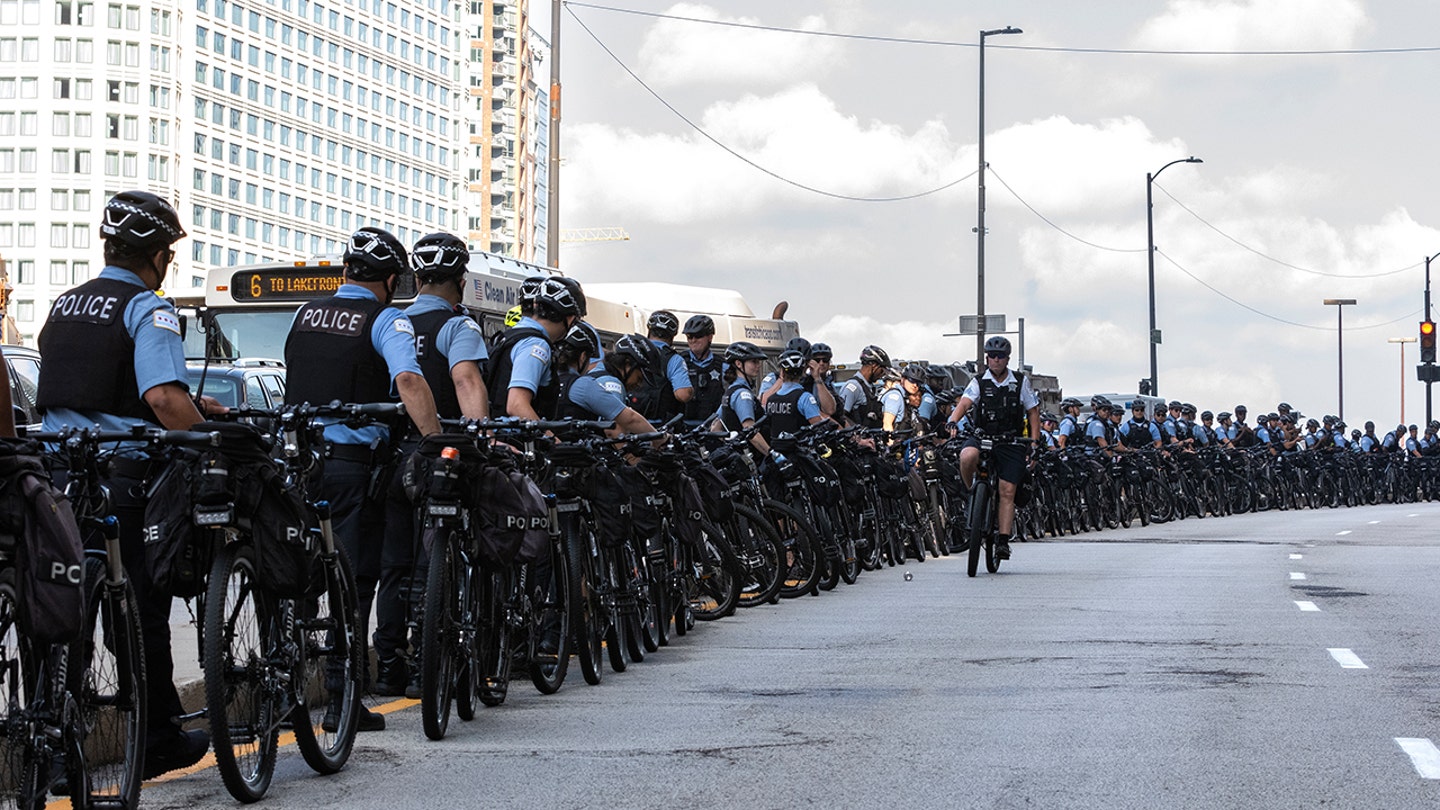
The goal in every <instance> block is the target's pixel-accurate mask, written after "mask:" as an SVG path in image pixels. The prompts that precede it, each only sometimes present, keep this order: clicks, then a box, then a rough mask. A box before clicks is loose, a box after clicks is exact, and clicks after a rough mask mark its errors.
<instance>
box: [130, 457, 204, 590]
mask: <svg viewBox="0 0 1440 810" xmlns="http://www.w3.org/2000/svg"><path fill="white" fill-rule="evenodd" d="M195 466H196V460H195V459H177V460H175V461H172V462H170V463H169V464H168V465H166V466H165V468H164V469H163V470H161V471H160V474H159V475H157V476H155V479H154V480H153V481H152V482H151V483H150V486H149V488H148V489H147V491H146V500H145V528H144V532H143V537H144V540H145V570H146V572H147V575H148V578H149V580H150V587H151V588H154V589H155V590H157V591H159V592H160V593H163V594H166V595H167V596H171V597H179V598H181V599H190V598H192V597H195V596H199V595H200V593H201V592H202V591H204V590H205V577H206V576H208V575H209V573H210V563H211V560H212V558H213V556H214V548H213V547H212V546H211V544H210V543H208V542H205V540H206V537H205V530H204V529H202V528H200V527H199V526H196V525H195V517H194V508H193V503H194V499H193V492H194V489H195V486H194V480H195V470H194V467H195Z"/></svg>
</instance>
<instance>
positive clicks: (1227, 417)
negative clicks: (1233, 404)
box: [1215, 411, 1230, 422]
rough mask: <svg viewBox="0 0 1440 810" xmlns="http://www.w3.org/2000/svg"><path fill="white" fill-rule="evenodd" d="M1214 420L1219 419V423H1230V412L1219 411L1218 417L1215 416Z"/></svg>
mask: <svg viewBox="0 0 1440 810" xmlns="http://www.w3.org/2000/svg"><path fill="white" fill-rule="evenodd" d="M1215 418H1216V419H1219V420H1220V421H1221V422H1229V421H1230V412H1229V411H1221V412H1220V415H1219V416H1217V417H1215Z"/></svg>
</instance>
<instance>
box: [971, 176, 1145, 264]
mask: <svg viewBox="0 0 1440 810" xmlns="http://www.w3.org/2000/svg"><path fill="white" fill-rule="evenodd" d="M990 174H991V175H993V176H994V177H995V179H996V180H999V181H1000V185H1002V186H1004V187H1005V190H1006V191H1008V192H1010V196H1012V197H1014V198H1015V199H1016V200H1019V201H1020V204H1021V205H1023V206H1025V207H1026V208H1028V209H1029V210H1030V213H1032V214H1034V215H1035V216H1037V217H1039V218H1040V220H1041V221H1042V222H1044V223H1045V224H1046V225H1049V226H1050V227H1052V228H1054V229H1055V230H1057V231H1059V232H1060V233H1063V234H1065V235H1066V236H1068V237H1070V238H1071V239H1074V240H1075V241H1076V242H1079V243H1080V244H1082V245H1089V246H1090V247H1093V248H1097V249H1099V250H1108V251H1110V252H1111V253H1144V252H1145V248H1117V247H1110V246H1108V245H1099V244H1096V243H1094V242H1091V241H1090V240H1088V239H1084V238H1081V237H1079V236H1076V235H1075V234H1073V233H1071V232H1069V231H1067V230H1065V229H1064V228H1062V227H1060V226H1059V225H1056V224H1055V223H1054V222H1053V221H1052V220H1051V219H1050V218H1049V217H1047V216H1045V215H1044V214H1042V213H1040V212H1039V211H1036V210H1035V206H1033V205H1031V204H1030V203H1028V202H1026V201H1025V198H1024V197H1021V196H1020V195H1019V194H1016V193H1015V189H1013V188H1011V187H1010V184H1009V183H1007V182H1005V178H1003V177H1001V176H1000V173H999V172H997V171H995V169H994V168H993V167H991V168H990Z"/></svg>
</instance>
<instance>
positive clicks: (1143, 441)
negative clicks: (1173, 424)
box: [1120, 419, 1165, 449]
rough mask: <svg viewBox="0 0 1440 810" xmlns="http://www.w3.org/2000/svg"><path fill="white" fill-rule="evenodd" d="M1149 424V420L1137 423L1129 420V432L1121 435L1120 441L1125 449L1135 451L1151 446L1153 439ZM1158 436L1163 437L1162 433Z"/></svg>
mask: <svg viewBox="0 0 1440 810" xmlns="http://www.w3.org/2000/svg"><path fill="white" fill-rule="evenodd" d="M1150 424H1151V422H1150V420H1149V419H1141V420H1139V421H1136V420H1134V419H1131V420H1130V432H1128V433H1124V434H1121V437H1120V438H1121V441H1122V442H1123V443H1124V445H1125V446H1126V447H1131V448H1135V449H1139V448H1141V447H1150V446H1152V445H1153V444H1154V443H1155V437H1154V436H1152V435H1151V434H1150ZM1160 435H1161V436H1162V437H1163V436H1164V435H1165V434H1164V433H1163V432H1162V433H1161V434H1160Z"/></svg>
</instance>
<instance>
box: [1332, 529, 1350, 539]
mask: <svg viewBox="0 0 1440 810" xmlns="http://www.w3.org/2000/svg"><path fill="white" fill-rule="evenodd" d="M1349 533H1350V530H1349V529H1346V530H1345V531H1343V532H1336V533H1335V536H1336V537H1344V536H1345V535H1347V534H1349Z"/></svg>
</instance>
